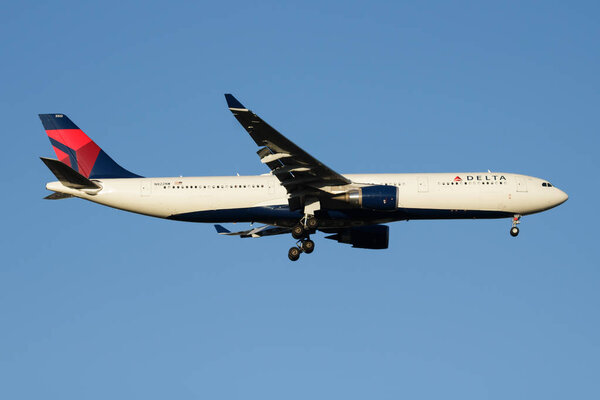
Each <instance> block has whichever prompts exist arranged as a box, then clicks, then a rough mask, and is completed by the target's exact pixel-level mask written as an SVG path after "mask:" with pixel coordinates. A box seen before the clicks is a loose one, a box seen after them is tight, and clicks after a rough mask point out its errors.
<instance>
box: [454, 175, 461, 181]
mask: <svg viewBox="0 0 600 400" xmlns="http://www.w3.org/2000/svg"><path fill="white" fill-rule="evenodd" d="M454 182H462V179H460V176H457V177H456V178H454Z"/></svg>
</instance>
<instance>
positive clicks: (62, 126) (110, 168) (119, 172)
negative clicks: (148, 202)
mask: <svg viewBox="0 0 600 400" xmlns="http://www.w3.org/2000/svg"><path fill="white" fill-rule="evenodd" d="M39 116H40V119H41V120H42V124H43V125H44V129H45V130H46V133H47V134H48V138H49V139H50V143H52V147H53V148H54V151H55V152H56V156H57V157H58V159H59V160H60V161H61V162H63V163H64V164H66V165H68V166H69V167H71V168H72V169H74V170H75V171H77V172H78V173H80V174H81V175H83V176H84V177H86V178H88V179H103V178H140V176H139V175H136V174H134V173H132V172H129V171H127V170H126V169H125V168H123V167H121V166H120V165H119V164H117V163H116V162H115V161H114V160H113V159H112V158H110V157H109V155H108V154H106V153H105V152H104V150H102V149H101V148H100V147H98V145H97V144H96V143H94V141H93V140H92V139H90V138H89V137H88V136H87V135H86V134H85V133H83V131H82V130H81V129H79V128H78V127H77V125H75V124H74V123H73V122H72V121H71V120H70V119H69V117H67V116H66V115H64V114H40V115H39Z"/></svg>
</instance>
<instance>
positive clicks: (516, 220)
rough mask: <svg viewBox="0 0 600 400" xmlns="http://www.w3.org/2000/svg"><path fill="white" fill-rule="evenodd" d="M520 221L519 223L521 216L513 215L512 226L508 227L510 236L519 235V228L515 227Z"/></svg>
mask: <svg viewBox="0 0 600 400" xmlns="http://www.w3.org/2000/svg"><path fill="white" fill-rule="evenodd" d="M520 223H521V216H520V215H515V216H514V218H513V220H512V228H510V236H512V237H517V235H519V228H518V227H517V225H518V224H520Z"/></svg>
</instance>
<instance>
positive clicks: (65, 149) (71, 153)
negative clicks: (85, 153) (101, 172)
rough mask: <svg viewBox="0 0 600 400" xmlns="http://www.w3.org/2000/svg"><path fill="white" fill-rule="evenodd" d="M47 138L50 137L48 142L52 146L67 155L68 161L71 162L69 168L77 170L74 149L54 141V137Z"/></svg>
mask: <svg viewBox="0 0 600 400" xmlns="http://www.w3.org/2000/svg"><path fill="white" fill-rule="evenodd" d="M48 139H50V143H52V146H54V147H56V148H57V149H59V150H60V151H62V152H63V153H65V154H67V155H68V156H69V161H70V162H71V168H73V169H74V170H75V171H77V172H79V165H78V164H77V155H76V153H75V150H73V149H72V148H70V147H68V146H66V145H64V144H62V143H61V142H58V141H56V140H55V139H52V138H51V137H48Z"/></svg>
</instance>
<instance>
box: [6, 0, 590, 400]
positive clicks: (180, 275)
mask: <svg viewBox="0 0 600 400" xmlns="http://www.w3.org/2000/svg"><path fill="white" fill-rule="evenodd" d="M599 11H600V9H599V7H598V5H597V4H596V3H595V2H569V3H564V4H561V3H559V2H503V3H502V4H496V2H492V3H488V2H452V3H449V2H448V3H446V2H414V3H398V4H391V3H390V2H368V3H367V2H365V3H362V2H343V3H341V2H326V1H319V2H310V1H307V2H300V3H299V2H290V3H287V2H259V3H252V2H226V3H222V4H216V3H215V2H206V3H204V2H189V3H188V2H186V3H179V2H169V3H168V4H167V3H164V4H163V3H157V2H131V1H120V2H114V3H113V2H97V3H88V2H64V1H58V2H51V3H42V2H13V3H11V4H5V5H3V12H2V13H1V14H0V35H1V37H2V38H3V40H2V41H1V42H0V51H1V54H2V62H1V63H0V82H1V85H0V87H1V89H2V90H1V93H2V95H1V96H0V102H1V106H2V110H3V112H4V115H5V116H6V117H7V118H5V122H4V127H3V131H4V137H5V139H4V141H5V144H6V145H7V148H6V149H5V152H4V156H3V157H2V158H1V161H0V162H1V165H2V170H3V171H4V177H3V179H2V182H3V186H4V188H5V190H4V193H3V196H2V199H1V200H0V201H1V203H2V206H3V209H4V210H5V213H4V217H3V221H4V222H3V227H4V228H5V229H4V235H3V240H2V241H1V242H0V243H1V244H0V246H2V250H3V251H2V252H3V254H4V261H3V263H2V267H1V268H0V397H1V398H10V399H39V398H60V399H106V398H107V397H111V398H145V399H164V398H179V399H192V398H193V399H196V398H226V399H238V398H239V399H242V398H243V399H247V398H261V399H271V398H273V399H275V398H277V399H280V398H287V399H306V398H307V397H310V398H332V397H334V398H345V399H364V398H378V399H397V398H400V397H407V398H415V399H434V398H435V399H438V398H441V397H443V398H451V399H461V400H464V399H506V398H528V399H529V398H546V399H564V398H578V399H596V398H598V397H599V396H600V388H599V386H598V375H599V373H600V361H599V360H600V339H599V338H600V323H599V321H598V307H599V306H600V295H599V292H598V287H599V284H600V272H599V270H598V268H599V264H600V263H599V262H598V257H599V251H598V244H597V237H598V235H597V225H598V222H599V221H598V219H599V218H598V213H597V212H596V209H597V203H598V198H599V195H600V191H599V189H598V185H597V184H596V181H597V180H598V175H599V162H598V157H597V153H598V145H599V139H598V130H599V125H600V124H599V121H598V110H599V105H600V101H599V100H600V80H599V78H598V71H599V70H600V51H599V50H600V49H599V47H598V37H599V34H600V32H599V30H600V29H599V25H598V23H597V15H598V12H599ZM226 92H231V93H234V94H235V95H236V96H237V97H238V98H239V99H240V100H241V101H242V102H243V103H244V104H246V105H247V106H248V107H250V108H252V109H253V110H254V111H255V112H257V113H259V114H260V115H261V116H262V117H263V118H264V119H265V120H267V121H268V122H269V123H271V124H272V125H273V126H275V127H276V128H278V129H279V130H280V131H281V132H282V133H284V134H285V135H287V136H288V137H289V138H290V139H292V140H293V141H295V142H296V143H298V144H299V145H300V146H302V147H303V148H304V149H306V150H307V151H309V152H310V153H311V154H313V155H314V156H315V157H317V158H319V159H320V160H322V161H323V162H325V163H326V164H327V165H328V166H330V167H332V168H333V169H335V170H337V171H340V172H342V173H353V172H416V171H423V172H442V171H485V170H487V169H491V170H492V171H506V172H517V173H523V174H528V175H533V176H537V177H543V178H546V179H548V180H550V181H551V182H552V183H554V184H555V185H556V186H558V187H560V188H561V189H563V190H565V191H566V192H567V193H568V194H569V195H570V199H569V201H568V202H567V203H565V204H564V205H562V206H560V207H558V208H556V209H554V210H551V211H548V212H546V213H543V214H539V215H533V216H529V217H525V218H523V222H522V224H521V234H520V236H519V237H518V238H517V239H514V238H511V237H510V236H509V234H508V230H509V227H510V222H509V221H508V220H494V221H445V222H444V221H411V222H401V223H395V224H392V226H391V239H390V249H388V250H387V251H369V250H358V249H352V248H350V247H349V246H347V245H341V244H337V243H334V242H331V241H328V240H327V241H326V240H323V239H322V236H320V237H318V238H317V247H316V251H315V253H314V254H312V255H310V256H304V257H302V258H301V261H300V262H298V263H290V262H289V261H288V260H287V255H286V254H287V249H288V248H289V247H290V245H291V244H292V243H293V240H292V239H291V238H290V237H275V238H263V239H257V240H249V239H248V240H240V239H237V238H227V237H221V236H219V235H217V234H216V233H215V232H214V230H213V228H212V226H210V225H201V224H185V223H178V222H173V221H163V220H158V219H152V218H147V217H143V216H138V215H134V214H128V213H124V212H121V211H117V210H113V209H109V208H103V207H100V206H98V205H95V204H92V203H86V202H83V201H81V200H76V199H71V200H62V201H54V202H50V201H43V200H42V198H43V197H44V196H45V195H47V194H48V193H47V192H46V190H45V188H44V185H45V183H46V182H47V181H49V180H53V177H52V175H51V174H50V173H49V171H48V170H47V169H46V168H45V167H44V165H43V164H42V163H41V162H40V161H39V160H38V159H37V157H38V156H52V157H53V156H54V154H53V152H52V149H51V147H50V144H49V142H48V140H47V138H46V135H45V133H44V131H43V129H42V126H41V124H40V122H39V119H38V118H37V114H38V113H53V112H60V113H65V114H68V115H69V116H70V117H71V118H72V119H73V121H74V122H75V123H77V124H78V125H79V126H80V127H81V128H82V129H83V130H85V131H86V133H88V135H90V136H91V137H92V138H93V139H94V140H95V141H96V142H97V143H98V144H99V145H100V146H101V147H102V148H103V149H104V150H106V151H107V152H108V153H109V154H110V155H111V156H112V157H113V158H115V159H116V160H117V161H118V162H120V163H121V164H122V165H123V166H124V167H126V168H128V169H130V170H131V171H133V172H136V173H139V174H141V175H144V176H173V175H175V176H176V175H233V174H235V173H240V174H259V173H265V172H267V171H266V169H265V167H264V166H263V165H262V164H261V163H260V162H259V160H258V158H257V156H256V154H255V152H256V146H255V144H254V143H253V142H252V140H251V139H250V138H249V137H248V135H247V134H246V133H245V131H244V130H243V129H242V128H241V127H240V126H239V125H238V123H237V121H235V119H234V118H233V117H232V116H231V114H230V112H229V111H228V110H227V108H226V105H225V101H224V98H223V93H226Z"/></svg>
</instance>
